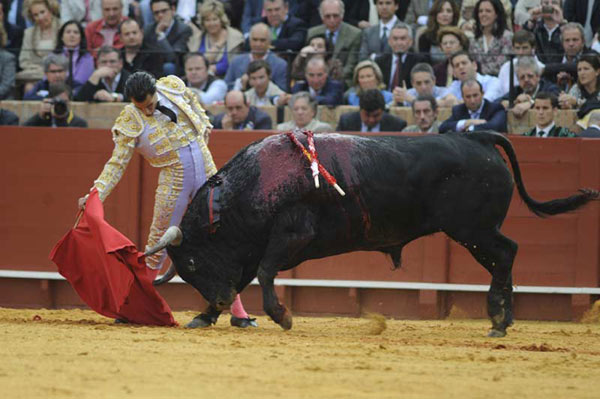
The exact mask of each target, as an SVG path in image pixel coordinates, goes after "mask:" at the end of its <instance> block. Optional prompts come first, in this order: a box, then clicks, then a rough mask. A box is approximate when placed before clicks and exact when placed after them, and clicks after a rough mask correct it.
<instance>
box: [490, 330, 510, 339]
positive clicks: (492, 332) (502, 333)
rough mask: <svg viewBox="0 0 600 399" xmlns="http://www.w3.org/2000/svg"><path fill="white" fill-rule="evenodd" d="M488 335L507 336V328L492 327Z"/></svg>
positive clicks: (491, 336)
mask: <svg viewBox="0 0 600 399" xmlns="http://www.w3.org/2000/svg"><path fill="white" fill-rule="evenodd" d="M487 336H488V337H490V338H502V337H505V336H506V330H496V329H494V328H492V329H491V330H490V332H489V333H488V335H487Z"/></svg>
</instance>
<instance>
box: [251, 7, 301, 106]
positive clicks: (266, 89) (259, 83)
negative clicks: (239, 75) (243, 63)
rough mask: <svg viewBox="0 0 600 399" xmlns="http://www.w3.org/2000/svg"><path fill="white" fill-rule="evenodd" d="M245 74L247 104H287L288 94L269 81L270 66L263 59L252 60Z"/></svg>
mask: <svg viewBox="0 0 600 399" xmlns="http://www.w3.org/2000/svg"><path fill="white" fill-rule="evenodd" d="M267 1H268V0H267ZM246 74H247V75H248V85H249V86H250V88H249V89H248V90H246V91H245V92H244V95H245V97H246V101H247V102H248V104H250V105H254V106H256V107H261V106H265V105H277V106H282V105H285V104H287V101H288V100H289V98H290V95H289V94H288V93H286V92H284V91H283V90H281V89H280V88H279V87H277V85H276V84H275V83H273V82H272V81H271V67H270V66H269V64H268V63H267V62H266V61H265V60H254V61H252V62H251V63H250V64H248V70H247V72H246Z"/></svg>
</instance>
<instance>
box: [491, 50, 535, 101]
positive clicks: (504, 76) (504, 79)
mask: <svg viewBox="0 0 600 399" xmlns="http://www.w3.org/2000/svg"><path fill="white" fill-rule="evenodd" d="M534 59H535V61H536V62H537V64H538V66H539V67H540V68H542V69H544V68H545V66H546V65H544V64H543V63H542V62H541V61H540V60H539V59H538V57H537V55H536V56H534ZM517 61H518V58H517V57H515V59H513V64H514V66H515V67H514V82H515V87H519V79H518V78H517ZM509 76H510V61H506V62H505V63H504V64H502V66H501V67H500V72H498V79H499V80H500V87H501V88H502V95H503V96H504V95H506V94H507V93H508V91H509V89H510V81H509V79H508V78H509Z"/></svg>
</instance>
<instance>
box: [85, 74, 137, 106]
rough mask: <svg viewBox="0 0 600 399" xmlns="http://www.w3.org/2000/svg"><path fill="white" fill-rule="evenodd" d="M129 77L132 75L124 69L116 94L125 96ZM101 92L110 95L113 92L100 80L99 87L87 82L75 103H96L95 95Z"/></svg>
mask: <svg viewBox="0 0 600 399" xmlns="http://www.w3.org/2000/svg"><path fill="white" fill-rule="evenodd" d="M129 75H130V73H129V72H127V71H126V70H125V68H123V69H122V70H121V77H120V78H119V83H118V84H117V90H116V91H115V93H119V94H122V95H123V96H125V82H126V81H127V78H128V77H129ZM100 90H106V91H108V92H109V93H111V92H112V90H111V89H109V88H108V87H106V86H105V85H104V83H103V82H102V80H100V81H99V82H98V84H97V85H94V84H92V83H91V82H90V81H89V80H88V81H87V82H85V84H84V85H83V86H81V89H79V92H78V93H77V94H76V95H75V98H74V100H75V101H94V94H96V92H97V91H100Z"/></svg>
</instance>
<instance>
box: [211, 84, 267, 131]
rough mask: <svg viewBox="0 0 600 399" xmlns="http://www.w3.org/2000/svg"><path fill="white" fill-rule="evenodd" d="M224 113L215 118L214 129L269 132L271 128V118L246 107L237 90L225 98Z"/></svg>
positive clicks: (264, 113)
mask: <svg viewBox="0 0 600 399" xmlns="http://www.w3.org/2000/svg"><path fill="white" fill-rule="evenodd" d="M225 108H226V111H225V112H224V113H221V114H219V115H217V116H216V117H215V120H214V121H213V125H214V128H215V129H227V130H270V129H272V127H273V121H272V120H271V117H270V116H269V115H268V114H267V113H266V112H264V111H261V110H260V109H258V108H256V107H254V106H250V105H248V101H247V100H246V97H245V96H244V93H242V92H241V91H239V90H232V91H230V92H229V93H227V95H226V96H225Z"/></svg>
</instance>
